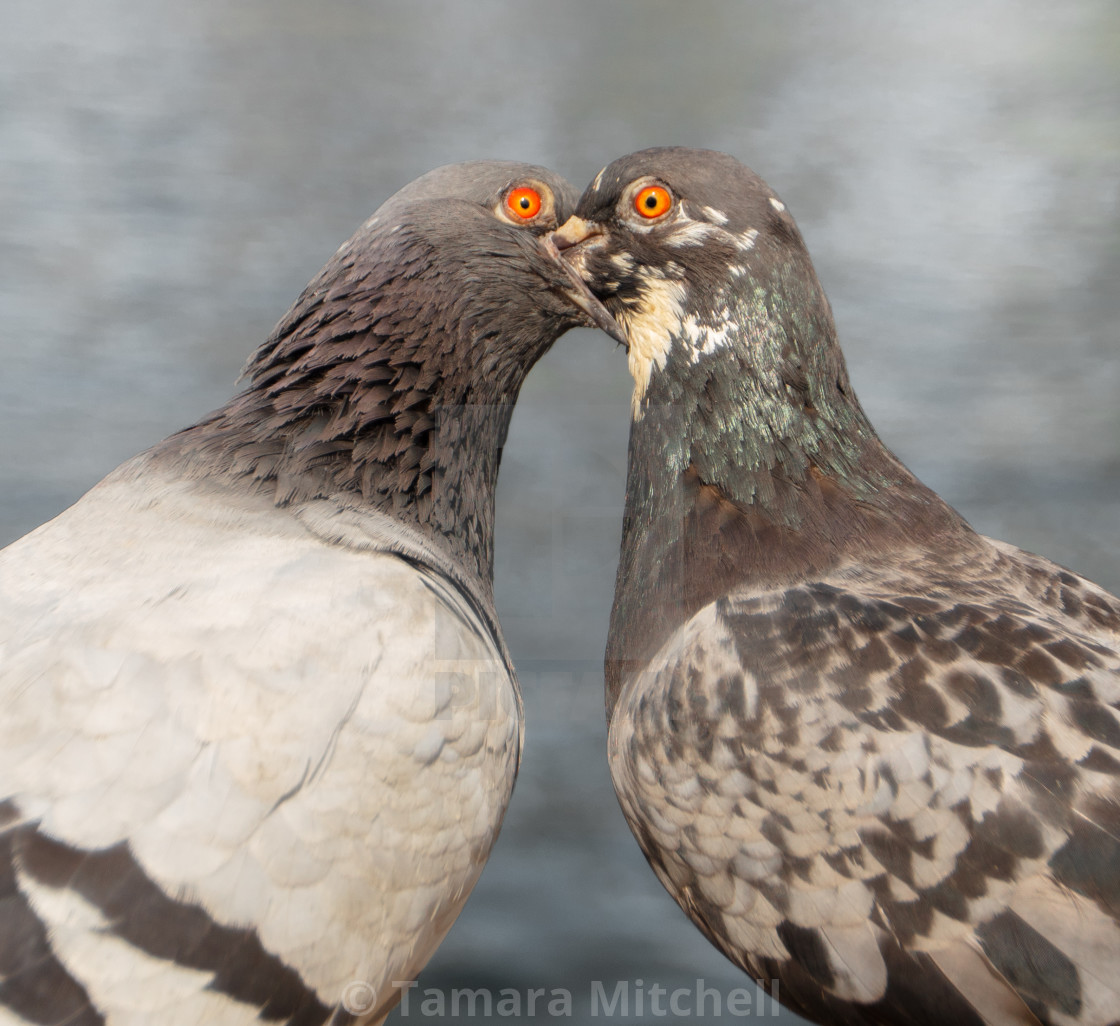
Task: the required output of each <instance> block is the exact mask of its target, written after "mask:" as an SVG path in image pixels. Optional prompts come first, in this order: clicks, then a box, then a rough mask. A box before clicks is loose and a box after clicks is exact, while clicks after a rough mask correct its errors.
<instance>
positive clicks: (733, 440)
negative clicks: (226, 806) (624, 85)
mask: <svg viewBox="0 0 1120 1026" xmlns="http://www.w3.org/2000/svg"><path fill="white" fill-rule="evenodd" d="M597 181H598V182H599V184H598V185H597V186H593V187H592V188H590V189H589V190H588V191H587V192H586V193H585V194H584V197H583V198H582V199H581V201H580V205H579V207H578V215H579V216H578V218H576V219H575V222H572V223H570V225H571V226H565V228H563V229H561V232H560V233H559V234H561V235H564V236H565V237H566V241H567V242H568V248H567V251H566V258H567V259H569V260H570V261H571V263H572V265H573V267H575V268H576V269H578V270H579V271H580V273H582V274H583V275H584V277H585V280H587V281H588V282H589V284H590V285H591V287H592V289H593V291H595V292H596V293H597V294H599V295H600V296H601V297H602V298H603V299H604V300H605V302H606V304H607V306H608V309H611V310H612V312H613V313H615V315H616V316H617V317H618V319H619V322H620V323H621V324H623V325H625V326H626V327H627V329H628V330H629V331H633V327H634V325H635V324H640V325H642V331H643V333H644V336H643V337H646V336H648V335H649V334H650V333H652V332H655V331H657V332H660V333H661V335H662V336H663V338H662V341H661V343H660V350H659V351H660V352H662V353H663V358H662V359H661V361H660V363H658V364H655V365H654V366H653V367H651V368H644V369H643V371H642V373H641V374H635V379H636V381H637V383H638V391H637V392H636V395H635V404H636V405H635V411H634V421H633V425H632V429H631V439H630V467H629V474H628V483H627V509H626V517H625V522H624V529H623V545H622V557H621V561H620V566H619V574H618V583H617V588H616V594H615V605H614V609H613V611H612V618H611V635H610V640H609V643H608V652H607V706H608V716H609V718H610V730H609V762H610V767H611V775H612V778H613V780H614V785H615V789H616V792H617V794H618V797H619V801H620V804H621V806H622V809H623V812H624V814H625V815H626V818H627V821H628V822H629V824H630V827H631V829H632V830H633V832H634V834H635V836H636V838H637V839H638V842H639V844H640V845H641V848H642V850H643V852H644V853H645V855H646V858H647V859H648V861H649V862H650V864H651V866H652V867H653V869H654V871H655V873H656V874H657V876H658V877H659V879H660V880H661V881H662V883H663V884H664V885H665V887H666V888H667V889H668V890H669V892H670V893H671V894H672V895H673V897H674V898H675V899H676V900H677V902H678V903H679V904H680V905H681V907H682V908H683V909H684V910H685V911H686V912H687V913H688V915H689V916H690V917H691V919H692V920H693V922H694V923H695V924H696V925H697V926H698V927H699V928H700V930H701V931H703V933H704V934H705V935H706V936H707V937H708V938H709V939H710V940H711V941H712V942H713V943H714V944H715V945H716V946H717V947H719V948H720V950H721V951H723V952H724V953H725V954H726V955H727V956H728V957H729V958H730V959H731V960H732V961H734V962H735V963H737V964H738V965H740V966H741V967H742V968H743V969H745V970H746V971H747V972H749V973H750V975H751V976H752V977H754V978H756V979H763V980H766V979H769V980H779V981H780V988H779V991H780V996H781V1000H782V1001H783V1003H786V1004H788V1005H790V1006H791V1007H793V1008H795V1009H796V1010H798V1011H799V1012H801V1013H802V1014H803V1015H805V1016H807V1017H808V1018H810V1019H812V1020H813V1021H816V1022H822V1023H845V1024H851V1026H857V1024H879V1026H895V1024H908V1026H909V1024H919V1026H940V1024H943V1023H945V1022H957V1023H961V1024H968V1026H981V1024H987V1026H1040V1024H1045V1026H1074V1024H1079V1026H1106V1024H1110V1023H1114V1022H1116V1021H1118V1014H1117V1009H1118V1008H1120V983H1117V981H1116V979H1115V976H1114V975H1113V973H1112V972H1111V967H1112V966H1113V965H1114V964H1115V962H1116V958H1117V956H1118V955H1120V599H1117V598H1115V597H1114V596H1112V595H1109V594H1108V593H1107V592H1105V591H1103V590H1102V589H1100V588H1099V587H1097V586H1096V585H1094V584H1092V583H1090V582H1089V581H1086V580H1085V579H1083V578H1081V577H1079V576H1078V575H1076V574H1073V573H1071V572H1069V571H1067V570H1064V569H1063V568H1061V567H1058V566H1056V565H1055V564H1053V563H1051V562H1049V561H1048V560H1046V559H1043V558H1041V557H1039V556H1034V555H1031V554H1029V553H1026V552H1023V551H1021V550H1019V549H1017V548H1015V547H1014V546H1011V545H1008V544H1005V543H1003V542H998V541H993V540H991V539H988V538H984V537H982V536H979V535H977V534H976V533H975V532H974V531H972V529H971V528H970V527H969V526H968V525H967V524H966V523H965V522H964V521H963V520H962V519H961V518H960V516H959V515H958V514H957V513H955V511H953V510H951V509H950V508H949V507H948V506H946V505H945V503H944V502H942V501H941V500H940V499H939V498H938V497H937V496H936V495H935V494H934V493H933V492H931V491H930V490H929V489H928V488H926V487H925V486H924V485H922V484H921V482H919V481H917V480H916V479H915V478H914V477H913V475H911V474H910V473H909V471H907V470H906V468H905V467H904V466H902V464H901V463H900V462H899V461H898V460H897V459H896V458H895V457H894V456H893V455H892V454H891V453H890V452H889V451H888V450H887V449H886V448H885V447H884V446H883V445H882V443H881V442H880V441H879V439H878V437H877V436H876V434H875V432H874V429H873V428H872V427H871V425H870V423H869V422H868V420H867V418H866V416H865V414H864V413H863V411H862V409H861V408H860V406H859V403H858V401H857V400H856V398H855V396H854V394H853V393H852V390H851V386H850V383H849V381H848V377H847V372H846V370H845V368H844V363H843V357H842V354H841V352H840V350H839V347H838V346H837V344H836V341H835V329H834V327H833V324H832V319H831V313H830V311H829V309H828V304H827V300H826V299H825V297H824V293H823V292H822V291H821V289H820V286H819V284H818V283H817V281H816V277H815V274H814V272H813V269H812V265H811V263H810V261H809V258H808V254H807V252H806V251H805V247H804V243H803V242H802V240H801V237H800V234H799V233H798V232H797V229H796V226H795V225H794V224H793V221H792V219H791V218H790V217H789V215H788V212H787V211H786V209H785V206H784V204H782V203H781V202H780V201H778V200H777V198H776V197H775V196H774V194H773V193H772V192H771V191H770V190H769V188H768V187H767V186H766V184H765V183H764V182H762V181H761V179H759V178H757V176H755V175H753V173H751V172H750V171H749V170H747V169H746V168H744V167H743V166H742V165H740V164H739V163H738V162H737V161H735V160H733V159H732V158H730V157H727V156H724V155H722V154H715V153H709V152H705V151H690V150H679V149H665V150H650V151H644V152H642V153H638V154H634V155H632V156H630V157H624V158H622V159H621V160H619V161H616V162H615V164H612V165H611V166H609V167H608V168H606V169H605V171H604V172H603V174H602V175H600V178H599V179H598V180H597ZM651 181H655V182H658V183H660V184H662V185H663V186H664V187H665V188H667V189H668V190H670V192H671V195H672V197H673V205H672V207H671V209H670V210H669V211H668V212H667V213H665V214H664V215H662V216H663V220H662V222H660V223H657V224H652V225H650V224H638V223H637V222H638V221H639V220H641V218H640V213H641V212H640V211H638V212H637V214H635V212H634V211H633V210H632V209H631V207H632V204H631V198H632V196H633V194H634V193H635V191H636V190H637V189H638V188H640V187H642V186H644V185H646V184H648V183H649V182H651ZM694 225H700V226H702V228H703V230H702V231H701V230H700V229H699V228H696V227H692V226H694ZM577 236H578V238H577ZM682 239H684V240H686V241H687V242H688V249H687V251H684V252H682V250H681V246H682V245H683V244H684V243H682V241H681V240H682ZM736 240H738V243H739V244H737V245H736V244H734V243H735V241H736ZM744 240H749V242H750V245H745V244H744ZM667 276H669V277H672V278H674V279H675V280H676V282H677V286H678V293H679V297H680V298H679V301H678V303H677V306H676V309H675V310H673V311H670V312H668V313H667V312H666V309H665V307H664V304H663V303H660V302H658V301H657V298H656V297H658V296H660V295H661V294H662V293H663V287H662V282H663V281H664V280H665V279H666V277H667ZM647 343H648V338H647ZM643 344H646V343H643ZM647 348H648V346H647ZM632 359H633V353H632Z"/></svg>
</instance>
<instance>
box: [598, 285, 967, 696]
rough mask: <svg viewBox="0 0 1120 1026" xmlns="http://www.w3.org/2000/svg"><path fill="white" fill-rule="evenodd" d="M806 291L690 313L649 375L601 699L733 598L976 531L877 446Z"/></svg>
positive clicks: (764, 293)
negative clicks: (687, 627) (682, 628)
mask: <svg viewBox="0 0 1120 1026" xmlns="http://www.w3.org/2000/svg"><path fill="white" fill-rule="evenodd" d="M804 280H805V279H804V278H801V279H800V281H802V282H804ZM812 289H813V291H812V292H811V294H809V295H805V294H804V293H802V294H800V295H799V296H795V297H794V298H796V299H797V301H796V302H792V301H789V300H788V299H787V298H786V297H787V296H789V295H790V292H789V290H783V289H776V288H766V289H763V288H758V289H756V290H754V291H753V292H752V293H750V294H748V295H745V296H741V297H740V298H739V299H738V300H733V301H732V302H731V304H730V305H721V307H720V310H721V311H722V312H727V311H730V313H731V314H732V316H731V317H730V318H728V317H727V316H723V315H721V316H719V317H718V319H717V317H716V316H715V312H714V311H713V313H712V315H710V316H705V315H702V314H701V315H698V316H693V317H690V318H688V319H687V322H686V324H687V327H686V329H685V330H684V331H683V332H682V333H681V334H680V335H677V336H674V337H673V339H672V343H671V345H670V346H669V348H668V353H667V356H666V359H665V364H664V370H663V371H659V370H657V369H654V370H653V372H652V374H651V377H650V381H649V384H648V386H647V387H646V388H645V391H644V394H643V395H642V397H641V400H640V404H639V408H638V409H637V412H636V415H635V419H634V421H633V424H632V426H631V434H630V456H629V473H628V479H627V494H626V514H625V521H624V527H623V542H622V558H621V562H620V566H619V574H618V581H617V586H616V593H615V606H614V610H613V613H612V625H611V642H610V647H609V649H608V667H607V669H608V695H609V696H611V695H617V688H618V687H619V686H620V680H621V678H622V677H623V676H624V675H625V669H626V667H627V666H630V665H639V664H640V663H641V662H642V661H643V660H645V659H648V658H649V657H650V656H652V655H653V653H654V652H656V650H657V648H658V647H660V645H661V644H663V643H664V641H665V640H667V638H668V636H669V635H670V634H671V633H672V632H673V630H675V629H676V627H677V626H679V625H680V624H681V623H682V622H683V621H684V620H686V619H687V618H688V617H690V616H692V615H693V614H694V613H696V612H697V611H698V610H699V609H701V608H703V606H705V605H707V604H708V603H710V602H712V601H715V600H716V599H718V598H719V597H720V596H722V595H725V594H727V593H728V592H729V591H730V590H732V589H735V588H739V587H747V588H749V589H755V590H759V591H762V590H767V589H770V588H775V587H783V586H786V585H789V584H792V583H795V582H797V581H799V580H804V579H806V578H813V577H816V576H819V575H822V574H825V573H827V572H829V571H830V570H832V569H834V568H835V567H837V566H838V565H840V564H841V563H844V562H846V561H850V560H853V559H860V558H867V557H869V556H870V555H871V554H875V553H879V552H882V551H883V550H884V549H890V548H891V547H892V546H908V545H913V544H921V543H922V542H923V541H924V542H927V543H929V544H940V541H938V539H944V538H946V537H948V536H959V535H960V534H961V533H962V532H965V533H971V532H970V531H969V528H968V527H967V525H966V524H965V523H964V521H963V520H961V518H960V517H959V516H958V515H957V514H956V513H955V512H954V511H953V510H952V509H950V508H949V507H948V506H947V505H946V504H945V503H944V502H942V500H941V499H940V498H938V497H937V496H936V495H935V494H934V493H933V492H932V491H930V490H929V489H928V488H926V487H925V486H924V485H923V484H922V483H921V482H920V481H918V480H917V479H916V478H915V477H914V476H913V475H912V474H911V473H910V472H909V471H908V470H907V469H906V467H904V466H903V465H902V463H901V462H900V461H899V460H898V459H897V458H896V457H895V456H894V455H893V454H892V453H891V452H890V451H889V450H888V449H887V448H886V447H885V446H884V445H883V444H882V442H881V441H880V440H879V438H878V436H877V435H876V433H875V430H874V429H873V428H872V426H871V424H870V422H869V421H868V419H867V417H866V415H865V414H864V412H863V409H862V408H861V406H860V404H859V401H858V400H857V399H856V397H855V395H854V393H853V392H852V389H851V386H850V384H849V381H848V375H847V371H846V368H845V366H844V360H843V356H842V354H841V352H840V349H839V347H838V346H837V345H836V341H835V332H834V328H833V323H832V317H831V313H830V311H829V309H828V304H827V301H826V300H825V298H824V295H823V293H822V292H821V291H820V289H819V286H817V285H816V282H815V279H812ZM624 645H625V646H628V648H627V649H626V650H624V647H623V646H624Z"/></svg>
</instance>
